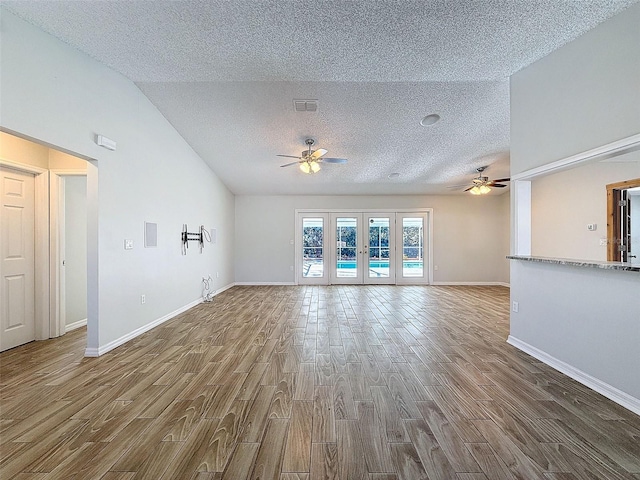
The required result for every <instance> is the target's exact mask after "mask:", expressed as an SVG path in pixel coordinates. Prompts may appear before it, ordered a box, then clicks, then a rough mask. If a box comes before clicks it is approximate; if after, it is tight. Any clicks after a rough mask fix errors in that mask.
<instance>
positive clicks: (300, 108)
mask: <svg viewBox="0 0 640 480" xmlns="http://www.w3.org/2000/svg"><path fill="white" fill-rule="evenodd" d="M293 109H294V110H295V111H296V112H317V111H318V100H302V99H294V100H293Z"/></svg>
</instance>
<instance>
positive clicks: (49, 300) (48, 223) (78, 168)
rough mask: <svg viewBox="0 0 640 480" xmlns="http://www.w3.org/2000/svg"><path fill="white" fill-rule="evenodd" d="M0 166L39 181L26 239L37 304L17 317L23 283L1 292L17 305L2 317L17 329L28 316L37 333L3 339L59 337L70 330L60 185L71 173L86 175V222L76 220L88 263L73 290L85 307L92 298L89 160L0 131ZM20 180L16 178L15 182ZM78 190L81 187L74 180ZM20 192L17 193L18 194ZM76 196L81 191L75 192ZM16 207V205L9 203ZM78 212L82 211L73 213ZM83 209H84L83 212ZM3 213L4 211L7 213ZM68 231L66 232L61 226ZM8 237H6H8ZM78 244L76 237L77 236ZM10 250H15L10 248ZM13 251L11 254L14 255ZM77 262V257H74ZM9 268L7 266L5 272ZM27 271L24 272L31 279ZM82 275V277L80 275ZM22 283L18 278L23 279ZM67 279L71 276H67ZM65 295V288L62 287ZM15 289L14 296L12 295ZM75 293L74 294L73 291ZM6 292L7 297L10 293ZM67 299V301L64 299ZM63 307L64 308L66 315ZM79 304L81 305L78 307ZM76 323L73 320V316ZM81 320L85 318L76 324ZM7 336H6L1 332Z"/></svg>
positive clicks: (23, 340)
mask: <svg viewBox="0 0 640 480" xmlns="http://www.w3.org/2000/svg"><path fill="white" fill-rule="evenodd" d="M0 166H1V167H3V168H5V169H7V168H8V169H11V170H12V171H16V172H19V173H22V174H25V175H27V176H31V177H32V178H33V181H34V189H33V190H34V191H33V201H34V214H33V219H32V220H30V221H29V222H30V224H31V226H32V228H33V232H34V235H33V241H32V242H31V243H30V244H29V245H24V247H25V251H31V252H33V256H34V262H33V268H32V272H31V278H32V280H29V282H30V288H29V289H26V290H24V292H27V294H28V297H29V298H28V299H27V303H26V304H29V303H30V302H32V304H33V308H31V309H30V312H31V313H30V315H28V316H24V318H23V316H20V319H17V318H14V317H16V315H17V314H18V313H20V312H21V308H19V305H18V303H16V302H14V301H13V300H15V299H16V298H18V297H20V291H22V290H20V291H18V290H19V289H17V290H16V289H14V290H16V292H12V291H9V290H8V289H5V288H4V284H5V283H6V282H3V288H2V291H1V292H0V293H1V294H2V296H3V298H2V305H3V306H6V305H14V306H16V308H14V309H6V308H3V312H2V323H3V325H4V324H6V325H7V326H8V327H9V330H11V329H12V326H14V324H15V325H17V324H18V323H22V322H23V321H26V322H29V323H30V324H31V325H33V328H32V329H31V330H30V331H31V332H32V333H30V335H28V336H27V337H24V338H22V337H21V338H20V340H19V341H17V342H9V343H7V342H4V338H3V339H2V340H3V341H2V342H0V343H2V350H6V349H8V348H13V347H16V346H18V345H20V344H23V343H28V342H30V341H33V340H46V339H49V338H54V337H57V336H59V335H62V334H64V332H65V330H66V325H65V323H66V315H65V314H64V306H63V304H62V303H61V296H60V294H61V291H60V289H61V288H64V287H63V284H62V283H61V282H60V275H61V274H62V275H64V272H62V271H61V270H62V262H63V261H64V260H65V258H64V257H65V253H64V252H62V251H61V250H60V245H61V240H62V242H64V237H62V238H61V237H60V234H61V231H60V224H59V221H60V219H61V218H63V219H64V217H65V214H64V213H65V212H64V211H62V212H61V208H63V206H64V204H65V202H64V198H62V200H63V201H62V202H60V200H61V197H60V194H61V190H60V188H59V187H60V186H62V187H63V188H62V192H64V182H65V180H64V179H65V178H67V177H71V176H73V177H82V178H83V179H84V183H85V187H84V207H81V210H82V208H84V226H78V224H77V222H76V223H75V229H76V232H77V231H78V230H77V229H78V228H80V229H84V237H83V238H84V240H80V241H84V266H83V267H80V268H82V269H83V272H82V279H81V280H80V281H81V282H83V284H84V285H83V287H84V288H82V289H78V288H76V287H73V290H74V292H76V294H77V295H79V296H81V297H82V300H83V301H82V302H81V303H84V305H85V306H84V310H85V311H86V301H87V285H88V282H87V266H86V261H87V260H86V259H87V253H86V252H87V207H86V203H87V201H86V198H87V195H86V178H87V177H86V176H87V170H88V168H87V167H88V162H87V161H86V160H84V159H82V158H79V157H77V156H74V155H71V154H68V153H65V152H62V151H60V150H57V149H55V148H51V147H49V146H47V145H43V144H41V143H38V142H34V141H31V140H28V139H24V138H21V137H18V136H16V135H12V134H9V133H5V132H0ZM12 185H14V186H15V182H13V183H12ZM72 190H73V191H77V190H78V187H77V186H76V185H74V188H72ZM14 196H15V195H14ZM76 197H77V196H76ZM74 203H76V202H75V200H72V201H71V204H74ZM10 207H11V208H13V207H12V206H10ZM73 214H74V215H75V216H76V217H77V215H78V212H77V211H76V212H74V213H73ZM79 215H82V213H80V214H79ZM3 218H4V215H3ZM62 233H63V232H62ZM74 242H76V244H77V239H76V238H74ZM5 243H6V242H5ZM72 245H73V242H72ZM9 253H11V252H9ZM10 256H11V254H10V255H9V257H10ZM74 263H76V262H74ZM0 270H2V272H0V274H1V275H2V277H3V278H4V276H5V273H11V272H8V270H7V269H6V268H4V264H3V265H2V268H0ZM5 270H7V272H5ZM27 278H28V276H26V277H25V279H27ZM76 278H77V277H76ZM18 283H19V282H18ZM65 283H66V282H65ZM14 293H15V294H16V295H14ZM62 294H63V296H62V299H64V291H63V292H62ZM11 295H14V296H15V298H14V299H13V300H11V301H9V300H10V299H9V297H8V296H11ZM74 296H75V295H74ZM5 297H6V298H5ZM65 303H66V302H65ZM61 307H62V308H63V311H62V315H61V311H60V309H61ZM73 308H76V307H73ZM87 316H88V315H86V314H85V315H84V318H83V319H79V320H84V323H85V324H86V323H87V320H86V319H87ZM69 323H73V322H71V321H70V322H69ZM77 325H78V326H80V324H77ZM2 335H3V337H4V336H5V335H4V334H2Z"/></svg>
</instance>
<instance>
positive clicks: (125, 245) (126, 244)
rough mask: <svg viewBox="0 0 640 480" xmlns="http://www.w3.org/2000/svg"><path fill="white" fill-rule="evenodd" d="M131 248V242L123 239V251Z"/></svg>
mask: <svg viewBox="0 0 640 480" xmlns="http://www.w3.org/2000/svg"><path fill="white" fill-rule="evenodd" d="M132 248H133V240H129V239H128V238H125V239H124V249H125V250H131V249H132Z"/></svg>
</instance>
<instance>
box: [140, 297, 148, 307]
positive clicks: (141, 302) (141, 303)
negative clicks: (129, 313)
mask: <svg viewBox="0 0 640 480" xmlns="http://www.w3.org/2000/svg"><path fill="white" fill-rule="evenodd" d="M145 303H147V297H145V296H144V295H140V305H144V304H145Z"/></svg>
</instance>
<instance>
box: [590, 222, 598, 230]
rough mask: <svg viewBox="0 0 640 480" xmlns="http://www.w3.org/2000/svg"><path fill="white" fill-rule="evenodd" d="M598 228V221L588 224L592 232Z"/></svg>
mask: <svg viewBox="0 0 640 480" xmlns="http://www.w3.org/2000/svg"><path fill="white" fill-rule="evenodd" d="M597 229H598V224H596V223H588V224H587V230H589V231H590V232H595V231H596V230H597Z"/></svg>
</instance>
